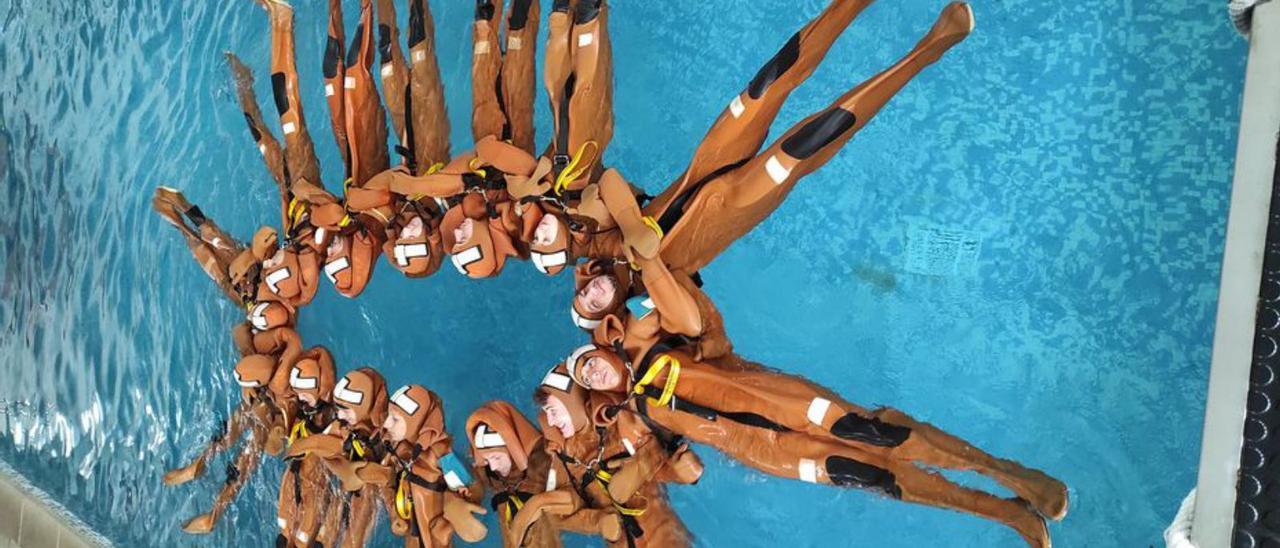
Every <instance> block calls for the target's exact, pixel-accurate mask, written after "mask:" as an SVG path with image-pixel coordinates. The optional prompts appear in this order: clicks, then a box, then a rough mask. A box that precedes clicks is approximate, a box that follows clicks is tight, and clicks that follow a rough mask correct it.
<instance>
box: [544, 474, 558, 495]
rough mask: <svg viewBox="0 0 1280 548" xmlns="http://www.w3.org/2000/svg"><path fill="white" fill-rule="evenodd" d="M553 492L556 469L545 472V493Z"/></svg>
mask: <svg viewBox="0 0 1280 548" xmlns="http://www.w3.org/2000/svg"><path fill="white" fill-rule="evenodd" d="M555 490H556V469H555V468H552V469H551V470H548V471H547V488H546V492H548V493H550V492H551V491H555Z"/></svg>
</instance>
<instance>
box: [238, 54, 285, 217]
mask: <svg viewBox="0 0 1280 548" xmlns="http://www.w3.org/2000/svg"><path fill="white" fill-rule="evenodd" d="M227 63H229V64H230V65H231V73H232V75H233V77H234V78H235V81H236V100H238V101H239V102H240V109H241V110H242V111H243V112H244V120H245V123H246V124H248V126H249V134H250V135H252V136H253V142H254V143H255V144H256V145H258V152H259V153H261V154H262V161H263V162H265V163H266V164H267V171H268V172H270V173H271V178H272V179H275V181H276V187H277V188H278V189H279V191H280V226H281V227H283V228H284V229H285V231H286V232H288V230H289V201H290V200H291V199H292V198H293V195H292V193H291V192H290V191H289V182H288V181H287V180H285V174H284V150H283V149H282V148H281V147H280V142H279V141H276V137H275V135H272V134H271V130H270V129H267V124H266V122H264V121H263V120H262V110H261V109H259V108H258V97H257V95H255V94H254V93H253V73H252V72H250V71H249V67H247V66H245V64H244V63H243V62H241V61H240V58H239V57H236V56H235V54H232V53H228V54H227Z"/></svg>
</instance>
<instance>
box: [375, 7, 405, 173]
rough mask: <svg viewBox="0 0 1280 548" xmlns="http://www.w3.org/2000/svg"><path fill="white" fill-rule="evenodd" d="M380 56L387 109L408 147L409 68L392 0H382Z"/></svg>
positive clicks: (401, 141) (379, 8) (400, 136)
mask: <svg viewBox="0 0 1280 548" xmlns="http://www.w3.org/2000/svg"><path fill="white" fill-rule="evenodd" d="M378 57H379V58H380V62H381V68H380V69H379V70H380V72H381V74H382V94H383V95H384V96H386V102H387V113H388V114H390V115H391V126H392V127H393V128H395V130H396V138H397V139H399V141H400V146H402V147H406V148H407V147H408V146H409V141H408V134H407V133H406V129H405V128H406V126H405V111H406V105H405V101H406V100H408V95H409V68H408V66H407V65H405V62H404V53H403V52H402V51H401V50H400V30H399V27H397V26H396V6H395V2H393V1H392V0H378Z"/></svg>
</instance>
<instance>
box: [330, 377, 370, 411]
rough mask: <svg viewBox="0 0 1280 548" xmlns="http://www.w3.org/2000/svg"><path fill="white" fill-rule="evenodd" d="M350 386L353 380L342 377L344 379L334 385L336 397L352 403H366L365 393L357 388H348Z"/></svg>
mask: <svg viewBox="0 0 1280 548" xmlns="http://www.w3.org/2000/svg"><path fill="white" fill-rule="evenodd" d="M348 386H351V381H349V380H347V378H346V377H342V380H340V381H338V385H337V386H335V387H333V397H334V399H337V400H342V401H344V402H347V403H349V404H351V405H360V404H361V403H364V394H362V393H360V392H358V391H355V390H348V389H347V387H348Z"/></svg>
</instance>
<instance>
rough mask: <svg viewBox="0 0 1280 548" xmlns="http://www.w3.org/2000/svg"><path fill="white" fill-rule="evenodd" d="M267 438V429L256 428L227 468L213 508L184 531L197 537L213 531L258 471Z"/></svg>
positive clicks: (194, 519)
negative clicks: (223, 514) (234, 460)
mask: <svg viewBox="0 0 1280 548" xmlns="http://www.w3.org/2000/svg"><path fill="white" fill-rule="evenodd" d="M266 436H267V432H266V430H265V429H262V428H254V430H253V438H252V439H251V440H250V441H249V442H248V443H245V444H244V448H243V449H241V450H240V455H239V456H238V457H236V462H235V464H233V465H231V466H229V467H227V481H226V483H225V484H224V485H223V486H222V490H221V491H219V492H218V497H217V498H216V499H214V501H213V508H211V509H210V510H209V511H208V512H206V513H204V514H200V515H199V516H196V517H194V518H191V519H190V520H189V521H187V523H186V524H184V525H183V526H182V530H183V531H186V532H187V533H191V534H197V535H198V534H204V533H208V532H210V531H213V527H214V526H215V525H217V523H218V520H219V519H221V518H222V513H223V512H225V511H226V510H227V506H230V505H231V502H232V501H234V500H235V498H236V495H238V494H239V493H240V488H241V487H244V484H245V482H247V481H249V477H250V476H252V475H253V473H254V471H256V470H257V469H258V463H259V462H260V461H261V459H262V449H263V444H264V442H265V441H266Z"/></svg>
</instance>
